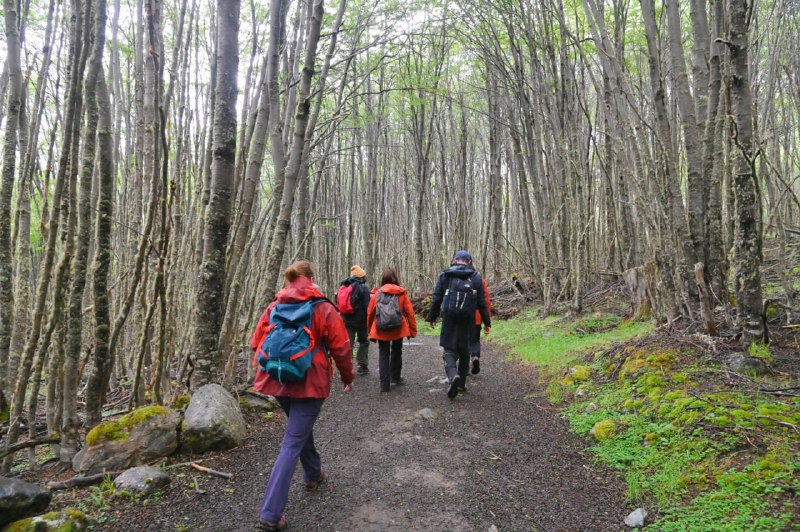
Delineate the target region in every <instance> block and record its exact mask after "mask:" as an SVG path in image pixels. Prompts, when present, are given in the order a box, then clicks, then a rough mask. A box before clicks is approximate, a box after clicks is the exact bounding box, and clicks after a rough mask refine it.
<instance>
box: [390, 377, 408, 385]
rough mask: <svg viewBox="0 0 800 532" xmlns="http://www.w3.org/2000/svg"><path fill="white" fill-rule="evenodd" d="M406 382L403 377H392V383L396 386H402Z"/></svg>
mask: <svg viewBox="0 0 800 532" xmlns="http://www.w3.org/2000/svg"><path fill="white" fill-rule="evenodd" d="M405 383H406V379H405V378H404V377H397V378H396V379H392V384H394V385H396V386H402V385H403V384H405Z"/></svg>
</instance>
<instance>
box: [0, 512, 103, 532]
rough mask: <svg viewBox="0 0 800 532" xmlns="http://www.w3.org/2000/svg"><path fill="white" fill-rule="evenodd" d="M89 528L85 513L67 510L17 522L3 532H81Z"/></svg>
mask: <svg viewBox="0 0 800 532" xmlns="http://www.w3.org/2000/svg"><path fill="white" fill-rule="evenodd" d="M88 527H89V519H88V518H87V517H86V515H85V514H84V513H83V512H79V511H78V510H72V509H67V510H63V511H61V512H49V513H46V514H44V515H37V516H36V517H28V518H26V519H22V520H20V521H15V522H13V523H11V524H10V525H8V526H7V527H6V528H4V529H3V532H80V531H82V530H87V529H88Z"/></svg>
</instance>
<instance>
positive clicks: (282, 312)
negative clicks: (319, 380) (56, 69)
mask: <svg viewBox="0 0 800 532" xmlns="http://www.w3.org/2000/svg"><path fill="white" fill-rule="evenodd" d="M322 301H327V299H324V298H323V299H313V300H308V301H302V302H300V303H278V304H277V305H275V308H273V309H272V312H271V313H270V316H269V327H267V331H266V333H265V336H264V340H263V341H262V342H261V346H260V347H259V348H258V351H257V352H256V354H257V357H258V365H259V366H260V367H261V370H262V371H265V372H266V373H268V374H269V376H270V378H272V379H276V380H277V381H278V382H280V383H281V384H284V383H288V382H297V381H301V380H303V379H304V378H305V376H306V373H308V368H310V367H311V362H312V360H313V359H314V354H315V353H316V352H317V348H318V347H319V346H317V342H316V339H315V338H314V334H313V333H312V332H311V320H312V318H313V316H314V306H315V305H316V304H317V303H320V302H322ZM322 348H323V349H324V346H323V347H322Z"/></svg>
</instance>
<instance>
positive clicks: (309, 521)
mask: <svg viewBox="0 0 800 532" xmlns="http://www.w3.org/2000/svg"><path fill="white" fill-rule="evenodd" d="M437 340H438V339H437V338H436V337H421V338H418V339H416V340H415V341H414V343H413V344H412V345H408V344H406V345H405V346H404V353H403V355H404V368H403V375H404V376H405V378H406V382H407V383H406V384H405V385H403V386H399V387H395V386H393V387H392V391H391V392H390V393H384V394H381V393H379V391H378V378H377V367H378V364H377V346H376V345H374V344H373V345H371V346H370V370H371V373H370V375H369V376H363V377H358V378H357V380H356V384H355V391H354V393H353V394H350V395H345V394H343V393H342V392H341V386H340V383H339V382H338V381H337V382H336V386H335V390H334V393H333V394H332V395H331V397H330V399H329V400H328V401H326V403H325V406H324V407H323V410H322V415H321V417H320V418H319V420H318V421H317V424H316V426H315V430H314V437H315V440H316V442H317V447H318V449H319V450H320V453H321V455H322V460H323V467H324V468H325V470H326V472H327V474H328V482H326V483H325V484H323V485H322V486H321V487H320V489H319V491H317V492H316V493H311V494H307V493H305V492H304V491H303V485H302V474H301V473H300V470H299V466H298V471H297V472H296V474H295V477H294V480H293V485H292V491H291V494H290V497H289V505H288V507H287V509H286V517H287V519H288V521H289V525H290V530H296V531H304V530H341V531H344V530H359V531H361V530H365V531H405V530H429V531H437V530H489V529H490V528H491V527H492V526H493V525H494V526H496V527H497V529H498V530H501V531H502V530H520V531H522V530H620V529H623V528H625V527H624V525H623V519H624V517H625V515H626V513H627V511H626V508H625V506H624V503H623V498H622V489H623V487H622V482H621V481H620V480H619V479H618V478H615V475H613V474H611V473H609V472H608V471H603V470H601V469H599V468H596V467H595V466H594V465H592V464H591V462H590V460H589V457H588V455H587V454H586V453H584V452H583V451H582V449H584V448H585V447H586V443H585V442H584V441H583V440H582V439H581V438H579V437H577V436H575V435H574V434H571V433H569V432H568V431H567V429H566V422H565V421H563V420H562V419H561V418H560V417H559V415H558V413H557V412H556V411H555V410H554V409H552V408H551V407H549V405H548V403H547V402H546V400H545V399H543V398H542V395H543V393H542V390H541V387H540V386H539V385H538V384H537V383H536V379H535V374H534V372H533V371H532V370H531V369H530V368H527V367H524V366H521V365H519V364H516V363H509V362H507V361H506V355H505V351H504V350H501V349H499V348H497V347H493V346H490V345H489V346H485V350H484V355H483V358H482V371H481V374H480V375H478V376H477V377H475V378H470V379H469V381H468V383H467V392H466V393H465V394H461V395H459V396H458V397H457V398H456V399H455V400H453V401H451V400H449V399H448V398H447V397H446V395H445V385H444V384H440V383H439V382H438V380H434V381H432V379H434V378H436V377H441V376H443V369H442V360H441V355H440V350H439V347H438V345H437ZM337 377H338V375H337ZM423 408H429V409H431V410H432V411H433V413H434V415H435V417H434V418H433V419H423V418H422V417H420V416H419V415H418V412H419V411H420V410H421V409H423ZM250 420H251V422H252V423H251V435H250V437H249V438H248V439H247V440H246V441H245V443H244V444H243V445H242V446H241V447H239V448H238V449H235V450H232V451H229V452H227V453H220V454H217V455H214V456H211V457H205V460H204V462H203V465H206V466H209V467H212V468H215V469H219V470H223V471H229V472H232V473H234V474H235V475H236V478H235V480H234V481H226V480H223V479H217V478H212V477H208V476H203V475H201V474H198V475H196V476H195V478H198V480H199V481H200V487H201V489H203V490H205V491H206V493H205V494H197V493H196V492H195V491H194V490H193V489H192V488H191V487H189V486H188V483H189V482H190V481H191V475H190V474H186V475H185V476H183V477H181V478H173V483H172V487H170V488H169V489H168V490H166V491H165V492H164V493H163V494H162V497H161V499H160V500H156V501H151V502H150V503H149V504H147V505H141V504H136V503H132V504H130V505H128V506H127V507H126V508H124V509H123V508H117V509H115V510H114V511H113V513H112V516H111V519H110V520H109V522H107V523H106V524H105V525H104V526H102V527H98V529H103V530H138V531H141V530H215V531H217V530H219V531H229V530H230V531H234V530H237V531H238V530H253V526H252V525H253V523H254V521H255V519H256V518H257V509H258V507H259V504H260V502H261V497H262V493H263V490H264V486H265V484H266V480H267V476H268V475H269V471H270V467H271V465H272V462H273V460H274V458H275V456H276V454H277V451H278V448H279V445H280V438H281V436H282V432H283V420H284V418H283V415H282V414H277V413H276V415H275V419H274V420H272V421H269V422H261V420H260V418H259V417H251V418H250ZM179 459H180V458H179ZM184 471H186V470H184ZM171 472H173V473H177V472H178V470H176V469H173V470H171Z"/></svg>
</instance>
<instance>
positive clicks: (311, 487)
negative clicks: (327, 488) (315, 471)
mask: <svg viewBox="0 0 800 532" xmlns="http://www.w3.org/2000/svg"><path fill="white" fill-rule="evenodd" d="M326 478H327V475H325V470H324V469H320V470H319V478H318V479H317V480H312V481H311V482H306V491H308V492H312V491H317V488H319V485H320V484H322V483H323V482H325V479H326Z"/></svg>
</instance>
